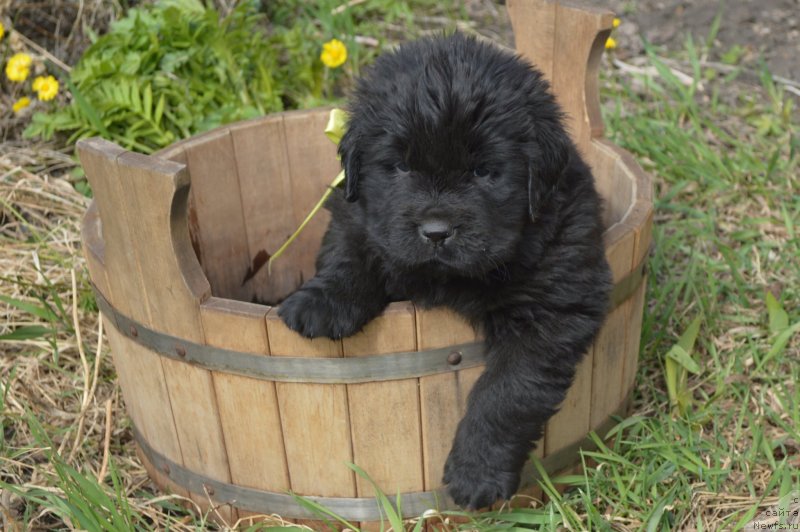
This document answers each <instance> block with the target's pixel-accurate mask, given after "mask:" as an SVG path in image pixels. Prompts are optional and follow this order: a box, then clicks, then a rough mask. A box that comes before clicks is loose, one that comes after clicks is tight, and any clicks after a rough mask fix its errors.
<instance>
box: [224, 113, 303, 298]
mask: <svg viewBox="0 0 800 532" xmlns="http://www.w3.org/2000/svg"><path fill="white" fill-rule="evenodd" d="M230 131H231V136H232V137H233V148H234V151H235V153H236V166H237V169H238V174H239V184H240V186H241V189H242V190H246V191H247V193H245V194H242V210H243V213H244V219H245V220H246V222H247V240H248V245H249V249H250V262H249V265H250V267H251V268H255V267H257V266H259V265H260V264H262V265H263V262H260V261H263V260H264V259H265V258H267V257H268V256H271V255H272V254H273V253H274V252H275V251H276V250H277V249H278V248H279V247H280V246H281V245H282V244H283V243H284V241H285V240H286V239H287V238H288V237H289V235H291V234H292V232H294V230H295V229H296V228H297V223H296V216H295V211H294V206H293V201H292V179H291V174H290V171H289V160H288V153H287V150H286V136H285V134H284V126H283V115H276V116H271V117H268V118H266V119H264V120H259V121H250V122H245V123H243V124H240V125H234V126H232V127H231V128H230ZM298 249H299V247H297V246H292V247H290V248H288V249H287V250H286V254H285V255H284V257H283V259H282V260H280V261H277V262H276V263H275V264H274V265H273V267H272V271H271V272H270V271H268V270H267V268H266V267H262V268H261V270H260V271H259V272H258V273H256V275H255V277H254V278H253V279H252V280H251V281H248V282H249V283H251V284H252V288H251V289H250V290H249V294H251V295H252V296H253V297H255V299H257V300H259V301H266V300H272V301H278V300H281V299H283V298H285V297H286V296H287V295H289V294H290V293H291V292H292V291H294V289H295V288H297V286H298V284H299V283H300V276H299V275H298V271H297V268H296V267H294V266H293V265H294V264H297V263H298V261H299V257H298V256H297V253H298ZM259 258H260V260H259Z"/></svg>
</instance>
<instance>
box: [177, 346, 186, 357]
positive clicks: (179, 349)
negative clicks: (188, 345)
mask: <svg viewBox="0 0 800 532" xmlns="http://www.w3.org/2000/svg"><path fill="white" fill-rule="evenodd" d="M175 352H176V353H178V356H179V357H185V356H186V349H185V348H183V347H181V346H177V347H175Z"/></svg>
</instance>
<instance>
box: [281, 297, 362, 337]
mask: <svg viewBox="0 0 800 532" xmlns="http://www.w3.org/2000/svg"><path fill="white" fill-rule="evenodd" d="M278 316H280V317H281V319H282V320H283V322H284V323H285V324H286V326H287V327H289V328H290V329H292V330H293V331H295V332H297V333H299V334H301V335H303V336H305V337H306V338H319V337H327V338H333V339H339V338H342V337H345V336H351V335H353V334H355V333H356V332H358V331H359V330H360V329H361V328H362V327H363V326H364V324H365V323H366V321H367V320H362V319H360V316H359V312H358V309H357V308H356V307H355V306H353V305H352V304H346V303H342V302H337V301H334V300H331V299H330V298H329V297H327V296H326V294H325V293H324V292H323V291H322V290H321V289H319V288H301V289H300V290H298V291H297V292H295V293H293V294H292V295H290V296H289V297H288V298H286V299H285V300H284V301H283V303H281V304H280V306H279V307H278Z"/></svg>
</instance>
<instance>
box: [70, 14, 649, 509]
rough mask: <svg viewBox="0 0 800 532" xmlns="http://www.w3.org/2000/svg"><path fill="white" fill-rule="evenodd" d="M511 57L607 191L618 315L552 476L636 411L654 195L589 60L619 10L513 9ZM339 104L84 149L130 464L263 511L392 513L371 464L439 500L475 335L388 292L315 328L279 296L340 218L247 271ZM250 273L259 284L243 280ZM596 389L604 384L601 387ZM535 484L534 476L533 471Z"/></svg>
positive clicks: (385, 482) (294, 219)
mask: <svg viewBox="0 0 800 532" xmlns="http://www.w3.org/2000/svg"><path fill="white" fill-rule="evenodd" d="M508 5H509V10H510V14H511V17H512V23H513V25H514V29H515V30H516V39H517V48H518V50H519V51H520V52H521V53H522V54H523V55H525V56H527V57H529V58H530V59H531V60H532V61H533V62H534V63H535V64H537V65H538V66H539V68H541V69H542V70H543V71H544V73H545V74H546V75H547V77H548V78H549V79H550V80H551V82H552V85H553V88H554V91H555V93H556V95H557V97H558V99H559V101H560V102H561V104H562V105H563V107H564V108H565V109H566V110H567V111H568V112H569V115H570V118H569V127H570V130H571V132H572V133H573V135H574V138H575V140H576V142H577V143H578V145H579V147H580V149H581V150H582V152H583V153H584V155H585V157H586V158H587V160H588V161H589V162H590V164H591V165H592V167H593V168H594V172H595V177H596V179H597V186H598V189H599V190H600V192H601V194H602V195H603V197H604V198H605V200H606V221H607V223H608V230H607V231H606V233H605V239H606V248H607V256H608V259H609V262H610V263H611V266H612V269H613V272H614V279H615V282H616V287H615V290H614V310H613V311H612V312H611V314H610V316H609V318H608V321H607V323H606V325H605V327H604V328H603V330H602V332H601V334H600V336H599V338H598V339H597V341H596V342H595V344H594V346H593V347H592V349H591V350H590V352H589V353H588V356H587V357H586V359H585V361H584V362H583V363H582V364H581V366H580V368H579V372H578V376H577V379H576V382H575V384H574V385H573V387H572V389H571V390H570V392H569V395H568V397H567V400H566V401H565V403H564V405H563V407H562V410H561V412H560V413H559V414H557V415H556V416H555V417H554V418H553V419H552V420H551V421H550V422H549V424H548V425H547V428H546V433H545V436H544V438H543V440H542V441H541V442H539V445H538V449H537V451H536V454H537V455H538V456H539V457H540V458H541V459H542V461H543V463H544V466H545V468H546V469H547V470H548V471H550V472H551V473H557V472H559V471H562V470H564V469H566V468H569V467H572V466H574V465H575V464H576V462H577V460H578V455H577V449H578V447H579V446H580V445H582V444H585V443H586V441H585V439H584V438H585V437H586V435H587V433H588V432H589V431H591V430H597V431H598V432H600V433H601V434H602V431H603V430H604V429H605V428H606V427H609V426H610V425H611V424H613V421H612V419H611V416H612V415H613V414H615V413H616V414H624V413H625V411H626V407H627V404H628V399H629V396H630V393H631V388H632V386H633V383H634V376H635V373H636V364H637V356H638V352H639V334H640V328H641V319H642V307H643V303H644V288H645V287H644V282H643V268H644V263H645V258H646V255H647V250H648V248H649V246H650V239H651V232H650V228H651V222H652V186H651V182H650V179H649V177H648V176H647V175H646V174H645V173H643V172H642V170H641V169H640V167H639V166H638V165H637V164H636V162H635V161H634V160H633V159H632V158H631V156H630V155H629V154H627V153H626V152H624V151H623V150H621V149H619V148H617V147H616V146H614V145H612V144H610V143H609V142H607V141H604V140H603V139H602V123H601V120H600V116H599V106H598V97H597V89H596V85H597V67H598V64H599V60H600V56H601V54H602V50H603V44H604V42H605V39H606V37H607V36H608V34H609V31H610V28H611V22H612V15H611V13H608V12H604V11H600V10H596V9H591V8H585V9H584V8H578V7H575V6H574V5H573V4H571V3H567V2H562V3H557V2H550V1H547V0H515V1H511V0H509V2H508ZM327 114H328V111H327V110H311V111H299V112H289V113H283V114H277V115H271V116H266V117H263V118H259V119H256V120H253V121H249V122H244V123H238V124H233V125H230V126H226V127H223V128H220V129H217V130H215V131H212V132H209V133H207V134H203V135H200V136H197V137H194V138H191V139H188V140H186V141H183V142H180V143H178V144H176V145H174V146H171V147H170V148H168V149H166V150H164V151H162V152H161V153H159V154H156V155H155V156H150V157H148V156H144V155H140V154H136V153H131V152H127V151H125V150H123V149H121V148H119V147H118V146H115V145H114V144H111V143H109V142H106V141H103V140H100V139H90V140H86V141H81V142H80V143H79V145H78V152H79V154H80V158H81V162H82V164H83V166H84V168H85V170H86V175H87V176H88V178H89V181H90V183H91V185H92V189H93V191H94V195H95V200H94V202H93V203H92V206H91V207H90V208H89V211H88V212H87V214H86V218H85V220H84V225H83V241H84V252H85V255H86V259H87V262H88V265H89V272H90V275H91V280H92V283H93V285H94V287H95V290H96V294H97V299H98V304H99V307H100V309H101V311H102V313H103V318H104V320H105V324H106V331H107V335H108V339H109V343H110V346H111V351H112V354H113V357H114V363H115V365H116V368H117V372H118V375H119V380H120V386H121V388H122V392H123V395H124V398H125V403H126V406H127V409H128V412H129V414H130V417H131V420H132V423H133V427H134V434H135V437H136V441H137V443H138V449H139V451H140V453H139V456H140V458H141V459H142V461H143V463H144V464H145V466H146V467H147V469H148V471H149V473H150V475H151V477H152V478H153V480H154V481H155V482H156V484H158V485H159V486H161V487H162V488H164V489H166V490H169V491H172V492H176V493H179V494H183V495H186V496H189V497H191V498H192V499H194V500H195V501H196V502H197V503H198V504H200V505H201V507H204V508H208V506H209V504H212V503H213V504H214V505H220V506H219V508H218V509H217V511H218V512H219V514H220V515H221V516H222V517H223V518H224V519H226V520H231V521H229V522H233V521H235V519H236V518H237V517H246V516H248V515H252V514H253V513H267V514H270V513H277V514H280V515H281V516H283V517H285V518H290V519H309V518H313V517H314V515H313V514H312V513H310V512H308V511H307V510H306V509H305V508H304V507H302V506H301V505H299V504H298V503H297V502H296V500H295V499H294V498H293V497H292V496H291V495H289V492H292V493H296V494H299V495H303V496H308V497H310V498H313V499H314V500H316V501H317V502H321V503H322V504H325V505H326V506H328V507H329V508H331V509H333V510H334V511H336V512H337V513H339V514H340V515H342V516H343V517H345V518H347V519H350V520H352V521H360V522H374V521H376V520H379V519H380V517H381V516H380V512H379V510H378V506H377V504H376V503H375V500H374V499H373V489H372V487H371V485H370V483H369V482H367V481H366V480H365V479H363V478H361V477H359V476H358V475H356V474H355V473H354V472H353V470H352V469H350V468H349V467H348V466H347V464H348V463H355V464H357V465H358V466H360V467H361V468H362V469H364V470H365V471H366V472H367V473H368V474H369V475H370V476H371V478H372V479H373V480H374V481H375V482H376V483H377V484H378V486H380V488H381V489H382V490H383V491H384V492H385V493H388V494H390V495H394V494H396V493H398V492H399V493H401V494H403V514H404V515H405V516H408V517H412V516H418V515H420V513H422V512H423V511H424V510H425V509H427V508H440V509H443V508H447V507H449V504H450V503H449V501H448V500H447V498H446V497H445V496H444V495H443V492H442V490H441V478H442V468H443V465H444V461H445V458H446V456H447V452H448V450H449V448H450V444H451V441H452V437H453V434H454V432H455V428H456V425H457V423H458V420H459V419H460V418H461V416H462V414H463V413H464V405H465V401H466V398H467V394H468V393H469V390H470V388H471V386H472V384H473V383H474V382H475V380H476V379H477V377H478V376H479V375H480V373H481V371H482V368H483V365H482V349H481V343H480V341H479V339H477V338H476V337H475V334H474V333H473V331H472V330H471V329H470V328H469V327H468V326H467V325H466V324H465V323H464V322H463V321H462V320H461V319H460V318H459V317H458V316H455V315H453V314H451V313H450V312H447V311H445V310H422V309H420V308H415V306H414V305H413V304H411V303H410V302H399V303H393V304H391V305H390V306H389V308H388V309H387V310H386V312H385V313H384V314H383V315H382V316H380V317H379V318H377V319H376V320H374V321H373V322H372V323H370V324H369V325H368V326H367V327H366V329H365V330H364V331H363V332H361V333H359V334H358V335H356V336H353V337H351V338H345V339H343V340H341V341H331V340H327V339H315V340H313V341H309V340H306V339H304V338H301V337H300V336H298V335H296V334H295V333H293V332H292V331H290V330H288V329H287V328H286V327H285V326H284V325H283V323H282V322H281V321H280V320H279V319H278V317H277V312H276V308H271V307H269V306H264V305H260V304H256V303H253V302H252V301H254V300H279V299H280V298H283V297H285V296H286V295H287V294H289V293H290V292H291V291H292V290H294V289H295V288H297V287H298V286H299V285H300V283H301V282H302V281H303V280H304V279H308V278H310V277H311V276H312V275H313V273H314V268H313V264H314V257H315V255H316V252H317V249H318V245H319V240H320V238H321V236H322V234H323V232H324V229H325V226H326V222H327V213H323V214H321V215H319V216H318V217H317V218H316V219H315V220H314V221H313V222H312V223H311V225H310V226H309V227H308V228H307V229H306V230H305V231H304V232H303V233H302V236H301V237H300V239H299V240H298V241H297V242H296V243H295V244H294V245H293V246H292V247H290V248H289V251H288V252H287V253H286V255H284V257H283V258H282V259H281V260H279V261H278V262H277V263H276V264H275V265H274V267H273V271H272V275H269V274H268V272H267V271H266V268H261V269H260V270H259V271H258V273H257V274H256V275H254V276H252V275H251V274H252V272H253V270H255V269H257V267H258V265H259V263H261V262H263V259H264V258H265V257H266V256H267V254H268V253H271V252H274V251H275V250H276V249H277V248H278V246H279V245H280V244H281V243H282V242H283V240H284V239H285V238H286V237H287V236H288V235H289V234H290V233H291V232H292V231H293V230H294V228H295V227H296V226H297V224H298V223H299V222H300V221H301V220H302V219H303V217H305V215H306V214H307V212H308V211H309V209H310V208H311V207H312V205H313V204H314V203H315V202H316V201H317V199H318V198H319V197H320V195H321V194H322V193H323V191H324V190H325V187H326V186H327V185H328V183H329V182H330V181H331V179H332V178H333V177H334V176H335V175H336V174H337V172H338V171H339V162H338V161H337V159H336V156H335V147H334V145H333V144H332V143H331V142H330V141H329V140H328V139H327V138H326V137H325V135H324V134H323V128H324V125H325V122H326V118H327ZM249 277H252V278H249ZM595 383H597V385H595ZM525 481H526V482H527V483H528V484H535V474H533V473H527V474H526V475H525Z"/></svg>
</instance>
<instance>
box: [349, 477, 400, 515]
mask: <svg viewBox="0 0 800 532" xmlns="http://www.w3.org/2000/svg"><path fill="white" fill-rule="evenodd" d="M347 465H348V467H350V469H352V470H353V471H355V472H356V474H357V475H358V476H360V477H361V478H363V479H365V480H367V481H368V482H369V483H370V484H372V488H373V489H374V490H375V497H376V498H377V499H378V502H380V504H381V508H382V509H383V512H384V513H385V514H386V517H387V518H388V519H389V524H391V525H392V530H405V528H404V527H403V518H402V517H401V516H400V514H399V513H398V509H397V508H395V507H394V506H392V503H391V501H390V500H389V498H388V497H387V496H386V495H385V494H384V493H383V491H381V489H380V488H379V487H378V485H377V484H376V483H375V482H374V481H373V480H372V479H371V478H370V477H369V475H367V473H366V472H365V471H364V470H363V469H361V468H360V467H358V466H357V465H355V464H347Z"/></svg>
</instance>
